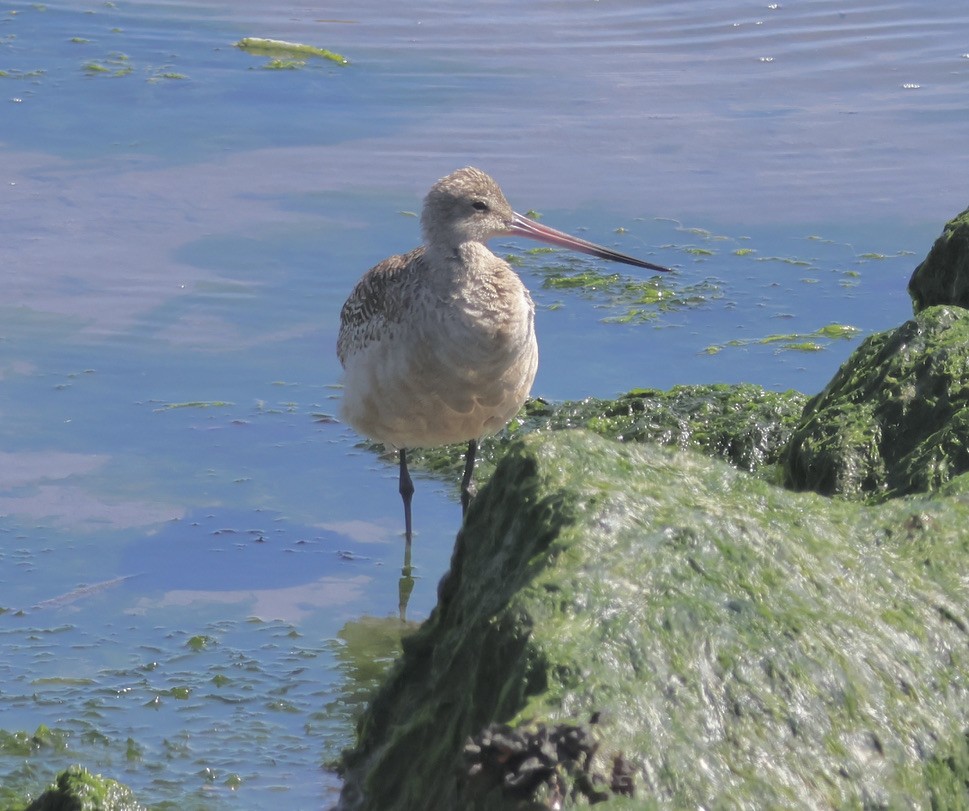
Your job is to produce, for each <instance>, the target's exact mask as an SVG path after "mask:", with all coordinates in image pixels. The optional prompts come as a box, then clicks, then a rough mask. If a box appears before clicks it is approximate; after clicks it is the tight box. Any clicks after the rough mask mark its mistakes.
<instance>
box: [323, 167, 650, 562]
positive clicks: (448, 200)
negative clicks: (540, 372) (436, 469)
mask: <svg viewBox="0 0 969 811" xmlns="http://www.w3.org/2000/svg"><path fill="white" fill-rule="evenodd" d="M421 228H422V231H423V233H424V244H423V245H422V246H421V247H420V248H416V249H415V250H413V251H411V252H410V253H406V254H403V255H402V256H391V257H390V258H389V259H385V260H384V261H383V262H381V263H380V264H378V265H375V266H374V267H372V268H371V269H370V270H368V271H367V272H366V273H365V274H364V275H363V278H362V279H361V280H360V281H359V282H358V283H357V286H356V287H355V288H354V289H353V292H352V293H351V294H350V297H349V298H348V299H347V300H346V303H345V304H344V305H343V310H342V312H341V313H340V336H339V339H338V340H337V355H338V356H339V358H340V363H342V364H343V368H344V370H345V372H346V374H345V380H344V389H343V417H344V419H345V420H346V421H347V422H348V423H350V425H352V426H353V428H354V429H355V430H356V431H357V432H358V433H360V434H363V435H364V436H367V437H370V438H371V439H373V440H376V441H378V442H382V443H383V444H384V445H388V446H392V447H394V448H397V449H398V452H399V455H400V480H399V481H400V495H401V498H402V499H403V501H404V527H405V538H406V540H407V543H408V544H410V540H411V497H412V495H413V493H414V485H413V482H412V481H411V478H410V474H409V473H408V471H407V449H408V448H422V447H431V446H435V445H446V444H449V443H452V442H467V443H468V451H467V454H466V456H465V466H464V476H463V478H462V480H461V507H462V513H463V512H466V511H467V508H468V504H469V502H470V500H471V497H472V493H473V485H472V476H473V473H474V457H475V453H476V451H477V446H478V440H479V439H481V438H482V437H485V436H488V435H490V434H493V433H496V432H497V431H499V430H501V428H503V427H504V426H505V425H506V424H507V423H508V421H509V420H510V419H511V418H512V417H513V416H515V414H517V413H518V410H519V409H520V408H521V407H522V404H523V403H524V402H525V398H526V397H527V396H528V393H529V390H530V389H531V385H532V381H533V380H534V379H535V370H536V369H537V367H538V344H537V343H536V341H535V305H534V304H533V303H532V297H531V296H530V295H529V293H528V290H527V289H526V288H525V285H524V284H522V281H521V279H520V278H518V274H517V273H515V271H514V270H512V268H511V266H510V265H509V264H508V263H507V262H505V261H503V260H501V259H499V258H498V257H497V256H495V255H494V254H493V253H491V251H489V250H488V249H487V248H486V247H485V246H484V242H485V241H486V240H488V239H490V238H491V237H496V236H502V235H517V236H524V237H530V238H531V239H537V240H540V241H542V242H548V243H551V244H552V245H558V246H561V247H565V248H570V249H572V250H575V251H581V252H583V253H588V254H592V255H593V256H598V257H600V258H602V259H610V260H612V261H614V262H625V263H626V264H629V265H636V266H637V267H642V268H647V269H649V270H658V271H665V270H667V268H664V267H660V266H659V265H654V264H652V263H650V262H644V261H642V260H641V259H634V258H633V257H631V256H626V255H625V254H622V253H617V252H616V251H613V250H610V249H609V248H603V247H601V246H599V245H595V244H593V243H591V242H586V241H585V240H584V239H579V238H577V237H573V236H569V235H568V234H564V233H562V232H561V231H556V230H555V229H553V228H549V227H547V226H544V225H539V224H538V223H537V222H534V221H532V220H529V219H527V218H525V217H523V216H522V215H521V214H517V213H515V212H514V211H512V208H511V206H510V205H509V204H508V201H507V200H506V199H505V195H504V194H502V192H501V189H500V188H498V184H497V183H495V181H494V180H492V179H491V178H490V177H488V175H486V174H485V173H484V172H482V171H480V170H478V169H474V168H472V167H467V168H464V169H459V170H458V171H456V172H454V173H453V174H450V175H448V176H447V177H445V178H442V179H441V180H439V181H438V182H437V183H435V184H434V185H433V186H432V187H431V190H430V191H429V192H428V194H427V197H426V198H425V199H424V208H423V211H422V213H421Z"/></svg>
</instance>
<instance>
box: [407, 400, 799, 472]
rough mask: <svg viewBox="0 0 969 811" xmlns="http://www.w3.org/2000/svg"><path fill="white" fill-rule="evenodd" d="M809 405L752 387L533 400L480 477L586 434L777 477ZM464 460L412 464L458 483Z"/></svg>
mask: <svg viewBox="0 0 969 811" xmlns="http://www.w3.org/2000/svg"><path fill="white" fill-rule="evenodd" d="M807 400H808V397H807V396H806V395H804V394H801V393H800V392H796V391H784V392H776V391H768V390H767V389H764V388H762V387H760V386H755V385H752V384H749V383H742V384H738V385H725V384H710V385H698V386H674V387H673V388H672V389H670V390H669V391H663V390H660V389H634V390H633V391H630V392H628V393H626V394H623V395H622V396H620V397H618V398H616V399H615V400H605V399H600V398H598V397H588V398H586V399H584V400H571V401H568V400H567V401H565V402H562V403H555V404H551V403H547V402H545V401H544V400H539V399H535V400H530V401H529V402H528V403H526V404H525V407H524V408H523V409H522V412H521V413H520V414H519V415H518V417H517V418H516V419H515V420H513V422H512V424H511V425H510V426H509V427H508V428H507V429H505V430H504V431H502V432H501V433H500V434H498V435H497V436H494V437H489V438H487V439H485V440H484V441H483V442H482V444H481V447H480V449H479V452H478V459H479V465H478V470H477V477H478V480H479V482H484V481H486V480H487V478H488V476H490V475H491V473H492V472H493V470H494V466H495V464H497V462H498V461H499V460H500V459H501V457H502V456H503V455H504V453H505V451H506V450H507V449H508V447H509V446H510V445H511V444H512V443H513V442H514V441H515V440H516V439H517V438H519V437H521V436H524V435H525V434H533V433H535V432H548V431H560V430H563V429H566V428H587V429H588V430H590V431H593V432H595V433H597V434H599V435H600V436H604V437H607V438H609V439H616V440H619V441H620V442H657V443H659V444H661V445H669V446H671V447H676V448H683V449H686V448H692V449H695V450H698V451H701V452H703V453H706V454H709V455H710V456H715V457H717V458H719V459H723V460H724V461H726V462H729V463H730V464H732V465H734V466H735V467H737V468H739V469H741V470H746V471H748V472H750V473H754V472H757V473H758V474H759V475H763V476H765V477H766V478H772V477H773V475H774V467H775V466H776V465H777V464H778V461H779V459H780V455H781V452H782V450H783V448H784V446H785V445H786V443H787V440H788V438H789V437H790V434H791V431H792V430H793V429H794V427H795V425H796V424H797V421H798V418H799V417H800V415H801V411H802V410H803V408H804V404H805V403H806V402H807ZM463 454H464V445H456V446H452V447H445V448H432V449H418V450H415V451H412V452H411V453H410V455H409V459H410V461H411V462H412V463H413V464H414V466H415V467H423V468H424V469H428V470H434V471H438V472H441V473H447V475H448V476H449V477H450V478H451V479H453V480H457V479H458V477H460V475H461V472H462V470H463V465H464V457H463Z"/></svg>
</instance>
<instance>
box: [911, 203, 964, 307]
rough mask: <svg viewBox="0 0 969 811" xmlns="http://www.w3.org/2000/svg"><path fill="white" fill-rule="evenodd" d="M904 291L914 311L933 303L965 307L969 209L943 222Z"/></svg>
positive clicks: (930, 305)
mask: <svg viewBox="0 0 969 811" xmlns="http://www.w3.org/2000/svg"><path fill="white" fill-rule="evenodd" d="M908 292H909V295H910V296H911V297H912V307H913V309H914V311H915V313H916V314H918V313H920V312H921V311H922V310H924V309H926V308H928V307H932V306H934V305H937V304H953V305H956V306H958V307H969V208H967V209H966V210H965V211H963V212H962V213H961V214H958V215H957V216H955V217H953V218H952V219H951V220H949V222H947V223H946V225H945V227H944V228H943V230H942V235H941V236H940V237H939V238H938V239H937V240H936V241H935V243H934V244H933V245H932V248H931V250H930V251H929V253H928V255H927V256H926V257H925V259H924V260H923V261H922V262H921V263H920V264H919V266H918V267H917V268H915V270H914V272H913V273H912V278H911V279H910V280H909V283H908Z"/></svg>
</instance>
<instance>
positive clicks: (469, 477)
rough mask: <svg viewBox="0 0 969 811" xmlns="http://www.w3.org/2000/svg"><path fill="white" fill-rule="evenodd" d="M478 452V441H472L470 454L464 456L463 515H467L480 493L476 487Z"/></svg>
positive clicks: (469, 444)
mask: <svg viewBox="0 0 969 811" xmlns="http://www.w3.org/2000/svg"><path fill="white" fill-rule="evenodd" d="M477 451H478V440H477V439H472V440H471V441H470V442H469V443H468V452H467V453H466V454H465V455H464V478H463V479H461V515H467V513H468V505H469V504H470V503H471V499H473V498H474V497H475V495H476V494H477V492H478V488H477V487H475V486H474V455H475V453H477Z"/></svg>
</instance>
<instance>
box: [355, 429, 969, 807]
mask: <svg viewBox="0 0 969 811" xmlns="http://www.w3.org/2000/svg"><path fill="white" fill-rule="evenodd" d="M967 526H969V504H967V503H966V502H965V501H963V500H961V499H959V498H936V499H934V500H917V499H916V500H911V499H898V500H895V501H892V502H889V503H886V504H882V505H878V506H866V505H861V504H856V503H850V502H847V501H831V500H828V499H824V498H821V497H819V496H817V495H815V494H812V493H792V492H789V491H785V490H783V489H780V488H777V487H774V486H771V485H770V484H768V483H767V482H764V481H761V480H759V479H758V478H756V477H753V476H750V475H746V474H742V473H739V472H737V471H736V470H734V469H733V468H731V467H729V466H728V465H726V464H723V463H722V462H719V461H717V460H712V459H708V458H705V457H702V456H700V455H699V454H696V453H692V452H682V451H673V450H670V449H663V448H659V447H657V446H654V445H621V444H618V443H615V442H610V441H607V440H603V439H601V438H598V437H595V436H593V435H591V434H589V433H587V432H584V431H562V432H554V433H550V434H547V435H541V434H537V435H531V436H528V437H525V438H524V440H523V441H521V442H520V443H516V444H515V445H514V446H513V447H512V448H511V449H510V451H509V453H508V454H507V455H506V457H505V458H504V459H503V460H502V461H501V463H500V465H499V469H498V471H497V473H496V475H495V476H494V478H493V479H492V481H491V482H490V483H489V484H488V485H487V487H485V488H484V489H483V490H482V493H481V494H480V496H479V498H478V499H477V500H476V501H475V502H474V504H473V505H472V508H471V510H470V512H469V515H468V520H467V523H466V525H465V528H464V529H463V530H462V532H461V534H460V535H459V538H458V542H457V545H456V548H455V552H454V557H453V561H452V567H451V571H450V573H449V575H448V576H447V577H446V578H445V580H444V581H443V582H442V585H441V588H440V595H439V597H440V598H439V603H438V606H437V608H436V609H435V611H434V612H433V614H432V616H431V617H430V618H429V620H428V621H427V622H426V623H425V624H424V626H423V627H422V628H421V630H420V631H418V632H417V633H416V634H415V635H414V636H412V637H410V638H409V639H407V640H406V641H405V645H404V655H403V657H402V659H401V661H400V662H399V663H398V665H397V666H396V668H395V669H394V671H393V672H392V674H391V676H390V677H389V678H388V680H387V682H386V683H385V684H384V686H383V688H382V689H381V691H380V692H379V694H378V695H377V696H376V697H375V698H374V700H373V702H372V703H371V705H370V707H369V709H368V711H367V712H366V713H365V715H364V716H363V718H362V720H361V722H360V727H359V744H358V746H357V748H356V749H355V750H353V751H352V752H349V753H347V755H346V758H345V764H344V768H345V776H346V784H345V788H344V792H343V796H342V799H341V803H340V806H339V807H340V808H341V809H344V811H349V809H380V811H394V809H401V810H402V809H413V808H422V809H428V811H431V809H454V808H461V809H505V808H549V807H554V803H555V802H557V801H559V800H561V799H563V798H564V799H565V801H566V802H567V803H569V802H572V803H585V802H589V801H590V799H589V798H590V795H589V790H593V791H596V792H602V793H604V794H605V795H607V796H609V804H608V805H609V807H610V808H616V809H621V808H630V809H631V808H637V809H638V808H644V807H668V808H696V807H720V808H740V807H748V808H769V807H785V808H819V807H829V808H830V807H869V808H875V807H928V806H929V805H930V804H931V803H933V802H935V803H937V804H939V805H941V806H942V807H947V805H948V803H949V802H950V801H955V800H959V801H963V802H965V801H969V796H967V794H966V785H967V781H969V766H967V763H969V754H967V750H966V742H965V741H966V739H965V734H964V733H965V730H967V729H969V702H967V698H969V695H967V694H969V644H967V643H969V613H967V611H966V606H967V605H969V584H967V583H966V580H965V578H963V577H962V575H961V572H962V571H963V570H964V562H965V559H966V553H967V547H969V535H967V532H966V527H967ZM593 721H594V723H593ZM496 723H497V724H504V725H506V727H499V728H498V732H499V733H500V736H505V737H499V738H498V742H499V743H498V745H499V746H510V747H512V749H510V750H509V755H508V756H507V757H506V758H505V762H506V763H511V766H510V767H509V769H508V771H507V772H506V773H500V772H498V773H497V774H496V773H495V772H494V770H493V769H492V771H491V772H490V774H491V777H490V778H489V779H484V780H483V779H482V778H481V774H482V771H483V770H484V767H483V766H481V767H480V768H476V765H480V764H481V763H482V761H483V760H484V758H482V757H479V756H478V755H476V751H480V750H482V748H483V743H484V742H485V739H484V738H483V737H482V736H483V735H485V734H486V733H488V734H490V737H488V738H487V741H488V742H489V744H488V745H491V744H492V743H494V741H495V735H494V729H495V728H494V726H493V725H494V724H496ZM568 728H574V729H579V730H581V737H582V740H584V741H588V740H589V739H592V740H594V741H595V745H594V746H591V745H589V746H587V754H586V755H583V756H581V757H577V758H573V760H572V763H571V765H570V763H569V762H567V760H568V759H567V758H562V757H559V756H558V755H557V754H556V753H557V744H556V746H555V747H549V746H545V742H546V741H548V740H550V737H549V736H550V734H551V733H550V732H549V731H550V730H562V729H568ZM542 729H544V730H545V732H544V733H536V732H535V730H539V731H540V730H542ZM489 730H490V732H489ZM514 733H518V737H517V738H516V737H515V734H514ZM536 734H539V738H538V739H536V738H535V735H536ZM577 734H578V733H577ZM541 735H545V738H542V737H541ZM509 736H510V737H509ZM509 741H510V743H509ZM516 741H517V742H516ZM536 741H537V742H536ZM516 747H518V749H516ZM529 747H532V748H535V747H537V748H538V750H539V751H540V752H542V754H541V755H540V756H536V757H537V760H533V761H531V762H528V763H526V761H528V757H527V750H528V748H529ZM543 747H544V748H543ZM519 749H520V750H521V752H526V757H524V758H518V759H517V760H516V759H514V758H512V757H511V755H513V754H514V753H515V752H517V751H519ZM553 749H554V750H555V751H554V752H553ZM469 752H470V755H471V756H470V758H469ZM494 760H495V758H491V761H492V764H493V761H494ZM498 760H499V761H500V760H501V759H500V758H498ZM576 764H578V768H576ZM617 764H619V766H618V768H619V770H620V771H621V772H622V773H623V774H624V780H625V781H626V782H625V783H622V782H620V784H621V785H625V786H626V789H628V790H629V791H632V792H633V796H632V797H629V796H628V794H627V793H623V792H619V791H616V790H615V787H614V786H613V785H612V783H611V778H610V775H611V774H612V773H613V772H614V771H615V770H616V768H617ZM489 768H491V767H490V766H489ZM536 778H540V779H536ZM529 780H531V781H532V782H533V783H534V785H532V786H531V788H530V792H529V793H528V796H527V797H523V796H522V795H521V793H520V792H519V791H517V788H520V787H521V786H522V785H524V783H525V782H527V781H529ZM583 783H585V784H586V789H583V788H582V784H583ZM569 798H572V800H571V801H570V800H569ZM949 807H951V806H949Z"/></svg>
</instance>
